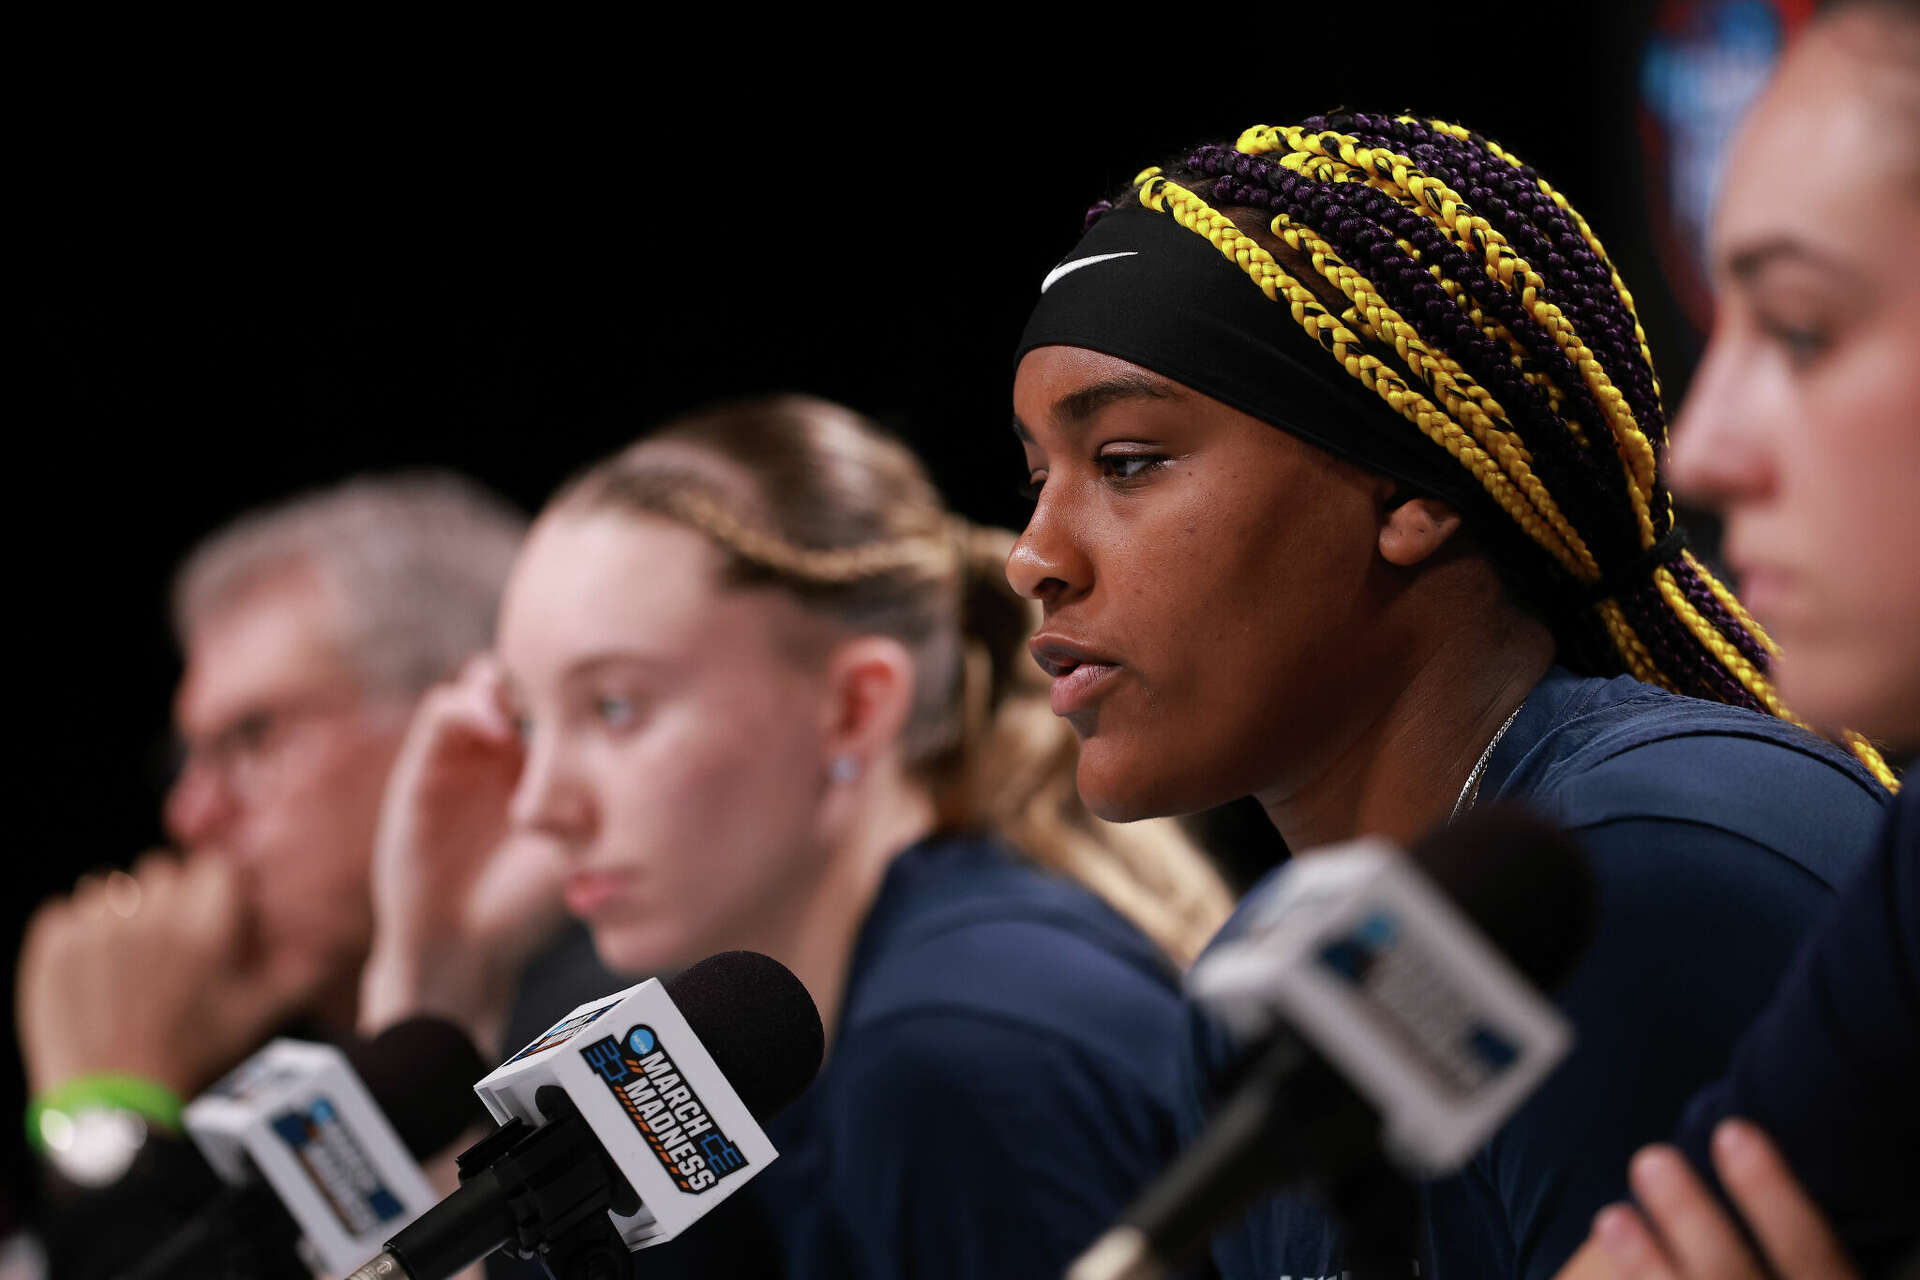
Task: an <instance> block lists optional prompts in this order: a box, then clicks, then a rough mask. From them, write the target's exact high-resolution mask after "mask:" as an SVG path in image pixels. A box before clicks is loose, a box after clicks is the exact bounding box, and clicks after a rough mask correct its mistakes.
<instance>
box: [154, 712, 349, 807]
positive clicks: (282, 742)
mask: <svg viewBox="0 0 1920 1280" xmlns="http://www.w3.org/2000/svg"><path fill="white" fill-rule="evenodd" d="M366 710H367V706H366V704H365V703H364V702H363V701H361V700H360V699H358V698H354V697H343V696H341V695H339V694H314V695H308V696H305V697H297V696H296V697H290V698H288V699H286V700H284V701H282V702H278V703H267V704H262V705H260V706H256V707H252V708H249V709H247V710H245V711H243V712H241V713H240V714H239V715H236V716H234V717H233V718H231V719H230V720H228V722H227V723H226V724H225V725H224V726H222V727H221V728H220V729H218V730H216V731H215V732H213V733H211V734H208V735H206V736H205V737H202V738H199V739H184V738H179V737H175V738H174V739H172V740H171V742H170V743H169V749H168V752H167V768H166V786H167V787H168V788H171V787H173V786H175V785H177V784H178V783H179V782H180V780H181V779H182V778H184V777H185V776H187V774H189V773H190V772H191V773H199V774H202V775H211V776H212V777H215V778H218V779H219V780H220V781H221V782H223V783H224V784H225V785H226V787H227V788H228V789H229V790H230V791H231V792H232V794H233V795H234V796H236V797H237V798H240V799H243V800H244V799H253V798H256V797H258V796H260V795H262V794H264V793H265V792H266V790H267V789H268V788H269V787H271V786H272V785H273V783H274V782H275V780H276V779H277V778H278V776H279V775H281V774H282V773H283V772H284V770H285V768H286V765H287V763H288V762H289V761H290V760H292V759H295V758H297V757H298V755H299V754H300V753H301V752H302V751H303V750H306V749H308V748H309V747H310V746H311V745H312V743H313V742H314V741H315V735H314V733H313V730H314V729H315V728H317V727H319V726H320V725H322V724H324V723H326V722H329V721H338V720H341V719H343V718H346V717H350V716H355V715H359V714H362V713H363V712H365V711H366Z"/></svg>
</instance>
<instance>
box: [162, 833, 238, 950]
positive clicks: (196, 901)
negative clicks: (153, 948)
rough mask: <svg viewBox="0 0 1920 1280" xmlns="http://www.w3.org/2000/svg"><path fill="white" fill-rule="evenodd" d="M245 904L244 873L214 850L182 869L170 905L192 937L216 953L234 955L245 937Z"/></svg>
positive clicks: (199, 853) (196, 855)
mask: <svg viewBox="0 0 1920 1280" xmlns="http://www.w3.org/2000/svg"><path fill="white" fill-rule="evenodd" d="M245 904H246V895H245V894H244V893H243V892H242V882H241V877H240V869H239V868H238V867H237V866H236V865H235V864H234V862H233V860H232V859H231V858H229V857H227V856H226V855H225V854H223V853H219V852H217V851H214V850H200V851H197V852H195V853H194V854H193V855H192V856H191V857H189V858H188V859H187V863H186V865H185V866H184V867H183V868H181V871H180V874H179V876H178V879H177V881H176V884H175V899H174V901H172V902H170V903H169V904H168V905H169V907H170V909H171V911H172V912H173V914H174V915H175V916H176V917H177V918H178V919H179V920H180V921H181V924H182V926H183V928H185V929H188V930H191V931H192V936H194V937H197V938H198V939H200V940H201V941H202V942H204V943H205V944H206V945H207V946H209V947H211V948H213V949H214V950H217V951H228V952H230V951H232V950H234V949H235V948H236V947H238V945H239V942H240V939H241V936H242V930H243V927H244V925H245V918H246V913H245Z"/></svg>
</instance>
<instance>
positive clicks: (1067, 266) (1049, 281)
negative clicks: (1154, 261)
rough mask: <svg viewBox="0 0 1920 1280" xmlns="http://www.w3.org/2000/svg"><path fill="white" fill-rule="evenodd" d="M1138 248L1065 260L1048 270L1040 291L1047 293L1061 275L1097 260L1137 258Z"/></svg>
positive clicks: (1058, 281) (1068, 273) (1069, 273)
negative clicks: (1070, 260) (1069, 260)
mask: <svg viewBox="0 0 1920 1280" xmlns="http://www.w3.org/2000/svg"><path fill="white" fill-rule="evenodd" d="M1139 256H1140V251H1139V250H1138V249H1128V250H1127V251H1126V252H1125V253H1096V254H1094V255H1093V256H1092V257H1091V258H1075V259H1074V260H1073V261H1072V262H1063V263H1061V264H1060V265H1059V266H1057V267H1055V268H1054V269H1053V270H1051V271H1049V272H1047V278H1046V279H1045V280H1042V281H1041V282H1040V292H1042V293H1045V292H1046V291H1047V290H1049V289H1051V288H1053V286H1055V285H1056V284H1059V283H1060V280H1061V277H1063V276H1069V275H1072V274H1073V273H1074V272H1076V271H1078V270H1079V269H1080V268H1082V267H1090V266H1092V265H1093V264H1094V263H1096V262H1111V261H1113V260H1114V259H1115V258H1137V257H1139Z"/></svg>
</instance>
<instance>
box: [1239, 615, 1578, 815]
mask: <svg viewBox="0 0 1920 1280" xmlns="http://www.w3.org/2000/svg"><path fill="white" fill-rule="evenodd" d="M1489 639H1490V637H1489V636H1488V635H1486V634H1485V632H1484V631H1479V632H1477V633H1473V634H1468V633H1467V632H1465V631H1464V630H1463V631H1462V632H1460V633H1457V634H1454V635H1452V636H1448V637H1446V638H1444V639H1442V640H1441V641H1440V642H1439V643H1438V644H1435V645H1432V646H1431V647H1430V648H1428V649H1427V651H1426V652H1425V653H1424V655H1423V656H1422V657H1421V659H1420V660H1419V661H1418V662H1417V663H1416V664H1415V665H1414V666H1413V668H1412V669H1411V671H1410V673H1408V674H1407V675H1406V676H1404V677H1403V678H1401V679H1400V680H1398V681H1397V682H1395V684H1394V686H1393V687H1394V692H1393V693H1392V694H1391V696H1389V697H1387V698H1385V699H1383V700H1381V701H1380V702H1378V703H1375V704H1371V705H1361V704H1356V705H1357V706H1359V707H1360V714H1359V715H1358V716H1357V717H1356V718H1354V719H1352V720H1350V721H1349V722H1348V723H1347V724H1346V725H1344V726H1341V729H1340V731H1339V732H1338V733H1337V734H1336V735H1334V737H1333V739H1332V740H1333V742H1334V743H1335V744H1336V745H1335V746H1334V748H1333V749H1332V750H1331V751H1328V752H1325V753H1323V754H1322V755H1321V757H1320V758H1319V760H1318V761H1316V763H1315V766H1314V767H1313V768H1312V769H1311V770H1309V771H1307V772H1305V773H1303V774H1302V776H1301V777H1299V778H1297V779H1293V780H1289V781H1288V782H1286V783H1282V784H1280V785H1277V786H1274V787H1271V788H1269V789H1267V790H1265V791H1262V792H1261V793H1259V794H1258V796H1257V797H1256V798H1257V799H1259V801H1260V804H1261V807H1262V808H1264V809H1265V810H1266V812H1267V817H1268V818H1269V819H1270V820H1271V821H1272V822H1273V825H1274V826H1275V827H1276V828H1278V829H1279V831H1280V834H1281V835H1282V836H1283V837H1284V838H1285V839H1286V842H1287V846H1288V847H1289V848H1291V849H1293V850H1295V851H1296V852H1299V851H1304V850H1308V849H1313V848H1317V847H1319V846H1321V845H1327V844H1334V843H1337V842H1339V841H1342V840H1350V839H1352V838H1354V837H1355V836H1360V835H1382V836H1386V837H1387V838H1389V839H1391V840H1395V841H1398V842H1400V843H1402V844H1410V843H1411V842H1412V841H1414V840H1415V839H1417V838H1418V837H1420V836H1421V835H1423V834H1425V833H1426V832H1427V831H1429V830H1430V829H1432V828H1433V827H1434V826H1436V825H1438V824H1439V823H1442V822H1444V821H1446V819H1447V817H1448V815H1449V814H1450V813H1451V812H1452V810H1453V806H1454V803H1455V802H1456V800H1457V799H1458V798H1459V796H1460V794H1461V788H1462V787H1463V786H1464V785H1465V783H1466V781H1467V778H1468V776H1469V775H1470V774H1471V773H1472V772H1473V768H1474V765H1475V764H1476V763H1477V762H1478V761H1479V759H1480V755H1481V753H1482V752H1484V751H1485V750H1486V749H1487V746H1488V744H1489V743H1490V742H1492V741H1493V738H1494V735H1495V734H1496V733H1498V732H1499V731H1500V726H1501V725H1502V724H1504V723H1505V722H1506V720H1507V717H1508V716H1510V715H1512V714H1513V712H1514V710H1515V709H1516V708H1518V707H1519V706H1520V704H1521V703H1522V702H1524V701H1526V698H1527V695H1528V693H1530V692H1531V691H1532V689H1533V687H1534V686H1535V685H1536V684H1538V683H1539V682H1540V679H1541V677H1542V676H1544V675H1545V674H1546V672H1547V668H1548V667H1549V666H1551V665H1552V663H1553V639H1552V636H1551V635H1550V634H1549V633H1548V631H1547V629H1546V628H1545V627H1544V626H1543V625H1542V624H1540V623H1538V622H1535V621H1533V620H1532V619H1520V620H1518V621H1517V622H1516V623H1515V624H1514V625H1512V626H1509V627H1506V628H1504V629H1502V630H1501V631H1500V633H1499V634H1498V635H1497V636H1495V637H1491V639H1492V640H1493V641H1494V642H1493V643H1489Z"/></svg>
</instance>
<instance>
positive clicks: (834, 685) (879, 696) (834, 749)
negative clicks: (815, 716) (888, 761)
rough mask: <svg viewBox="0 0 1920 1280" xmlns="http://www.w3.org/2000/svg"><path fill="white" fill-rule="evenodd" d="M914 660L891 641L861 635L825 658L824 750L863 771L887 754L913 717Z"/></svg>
mask: <svg viewBox="0 0 1920 1280" xmlns="http://www.w3.org/2000/svg"><path fill="white" fill-rule="evenodd" d="M913 679H914V668H913V655H912V654H910V653H908V652H907V647H906V646H905V645H903V644H901V643H900V642H899V641H898V640H895V639H894V638H893V637H891V636H859V637H857V638H855V639H852V640H848V641H845V642H843V643H841V644H840V645H838V646H836V647H835V648H834V650H833V652H832V653H831V654H830V655H829V656H828V658H827V689H826V692H827V701H826V707H825V723H824V725H823V729H824V736H823V745H824V746H825V748H826V754H827V758H828V759H834V758H837V757H841V756H849V757H851V758H852V759H853V760H854V761H855V762H856V763H858V764H859V765H860V766H862V768H863V769H864V768H865V767H867V766H870V765H872V764H873V763H874V761H875V760H877V759H878V758H880V757H881V756H883V755H885V754H886V752H887V751H888V750H890V749H891V748H892V747H893V746H894V744H895V743H896V742H898V741H899V739H900V735H901V733H902V732H904V731H905V729H906V727H907V718H908V716H910V715H911V714H912V712H913Z"/></svg>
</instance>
